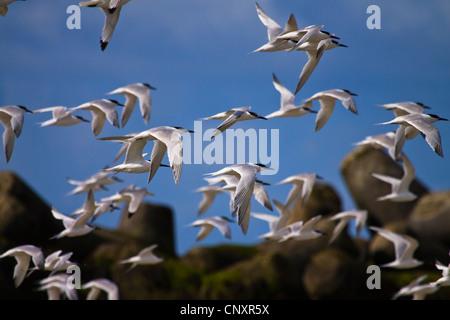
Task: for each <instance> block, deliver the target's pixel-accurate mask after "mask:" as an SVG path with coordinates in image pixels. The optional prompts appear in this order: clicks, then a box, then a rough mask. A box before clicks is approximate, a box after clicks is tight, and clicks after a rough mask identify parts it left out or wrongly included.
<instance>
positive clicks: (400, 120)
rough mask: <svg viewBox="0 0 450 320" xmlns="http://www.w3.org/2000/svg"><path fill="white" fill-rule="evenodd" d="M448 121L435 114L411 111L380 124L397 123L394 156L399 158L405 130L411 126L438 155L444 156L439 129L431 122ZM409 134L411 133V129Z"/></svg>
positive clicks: (404, 138)
mask: <svg viewBox="0 0 450 320" xmlns="http://www.w3.org/2000/svg"><path fill="white" fill-rule="evenodd" d="M440 120H443V121H448V119H445V118H441V117H439V116H437V115H435V114H427V113H411V114H407V115H404V116H400V117H396V118H395V119H393V120H391V121H388V122H382V123H380V124H382V125H383V124H397V125H399V127H398V129H397V131H396V135H395V146H394V148H395V157H396V159H398V158H399V155H400V152H401V151H402V149H403V146H404V144H405V141H406V130H407V129H408V128H409V127H411V129H412V130H417V131H418V132H420V133H421V134H422V135H423V136H424V137H425V141H426V142H427V143H428V145H429V146H430V147H431V149H433V150H434V152H436V153H437V154H438V155H439V156H441V157H444V153H443V151H442V142H441V135H440V133H439V130H438V129H437V127H436V126H434V125H433V123H435V122H437V121H440ZM409 133H410V135H413V136H414V134H413V133H411V131H410V132H409Z"/></svg>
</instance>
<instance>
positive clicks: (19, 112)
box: [0, 105, 33, 162]
mask: <svg viewBox="0 0 450 320" xmlns="http://www.w3.org/2000/svg"><path fill="white" fill-rule="evenodd" d="M25 112H28V113H33V111H31V110H28V109H27V108H26V107H24V106H17V105H7V106H2V107H0V123H1V124H2V125H3V128H4V129H5V131H4V132H3V147H4V150H5V155H6V162H9V160H10V159H11V155H12V152H13V149H14V142H15V140H16V138H18V137H19V136H20V134H21V133H22V128H23V122H24V113H25Z"/></svg>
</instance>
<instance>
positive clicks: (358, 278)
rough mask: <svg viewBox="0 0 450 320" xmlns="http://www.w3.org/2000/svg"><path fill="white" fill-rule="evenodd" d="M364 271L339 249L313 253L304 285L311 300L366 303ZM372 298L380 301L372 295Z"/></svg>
mask: <svg viewBox="0 0 450 320" xmlns="http://www.w3.org/2000/svg"><path fill="white" fill-rule="evenodd" d="M365 271H366V268H365V267H364V265H363V264H361V263H360V262H358V260H357V259H355V258H353V257H351V256H349V255H347V254H346V253H345V252H344V251H342V250H340V249H338V248H326V249H324V250H322V251H320V252H318V253H316V254H315V255H314V256H313V257H312V259H311V261H310V263H308V265H307V266H306V269H305V272H304V273H303V284H304V287H305V290H306V292H307V294H308V296H309V298H310V299H313V300H330V299H334V300H345V299H368V298H369V297H370V296H371V294H373V293H374V292H371V290H369V289H368V288H367V286H366V280H367V274H366V273H365ZM375 297H376V298H377V297H379V295H377V293H376V292H375Z"/></svg>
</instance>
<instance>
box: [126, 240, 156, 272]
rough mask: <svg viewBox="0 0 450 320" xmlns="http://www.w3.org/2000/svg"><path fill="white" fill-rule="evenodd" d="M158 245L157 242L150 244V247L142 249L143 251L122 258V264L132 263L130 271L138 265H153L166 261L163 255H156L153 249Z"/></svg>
mask: <svg viewBox="0 0 450 320" xmlns="http://www.w3.org/2000/svg"><path fill="white" fill-rule="evenodd" d="M157 247H158V245H157V244H153V245H151V246H148V247H146V248H144V249H142V250H141V251H139V253H138V254H137V255H135V256H133V257H131V258H128V259H125V260H122V261H120V263H122V264H126V263H131V266H130V268H129V269H128V271H130V270H131V269H133V268H135V267H136V266H138V265H153V264H157V263H161V262H163V261H164V259H163V258H161V257H158V256H157V255H155V254H154V253H153V251H154V250H155V249H156V248H157Z"/></svg>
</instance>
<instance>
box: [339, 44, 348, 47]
mask: <svg viewBox="0 0 450 320" xmlns="http://www.w3.org/2000/svg"><path fill="white" fill-rule="evenodd" d="M338 47H344V48H348V46H347V45H345V44H342V43H339V44H338Z"/></svg>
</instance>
